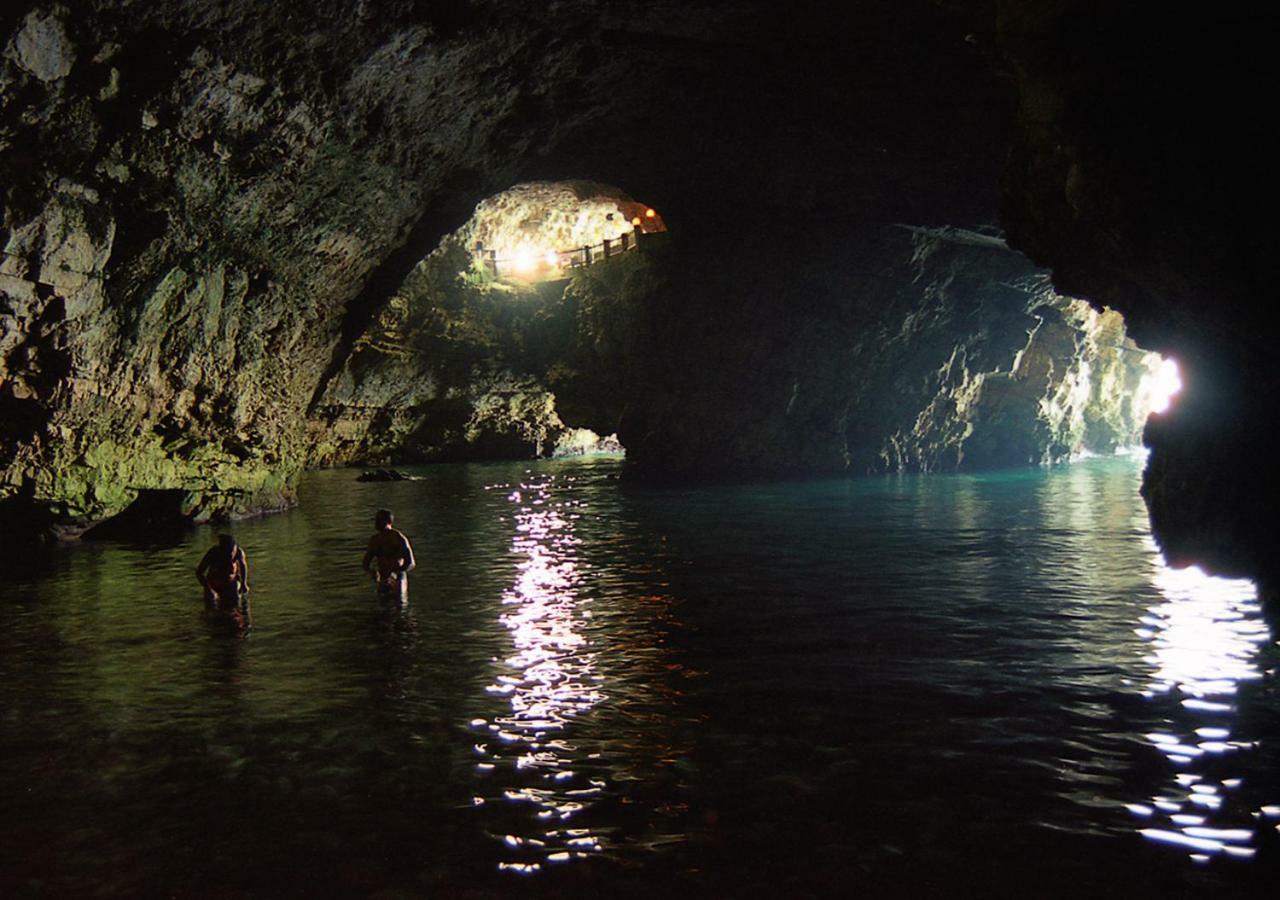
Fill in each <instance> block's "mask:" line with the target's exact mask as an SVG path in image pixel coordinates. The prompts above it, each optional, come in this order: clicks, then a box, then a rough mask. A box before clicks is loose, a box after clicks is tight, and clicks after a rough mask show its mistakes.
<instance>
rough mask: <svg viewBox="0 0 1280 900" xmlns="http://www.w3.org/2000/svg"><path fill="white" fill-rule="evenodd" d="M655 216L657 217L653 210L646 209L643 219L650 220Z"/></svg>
mask: <svg viewBox="0 0 1280 900" xmlns="http://www.w3.org/2000/svg"><path fill="white" fill-rule="evenodd" d="M656 215H657V213H656V212H654V211H653V210H651V209H646V210H645V211H644V217H645V218H646V219H652V218H653V217H654V216H656Z"/></svg>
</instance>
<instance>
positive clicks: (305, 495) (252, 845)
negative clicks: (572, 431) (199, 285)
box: [0, 459, 1280, 897]
mask: <svg viewBox="0 0 1280 900" xmlns="http://www.w3.org/2000/svg"><path fill="white" fill-rule="evenodd" d="M1140 465H1141V464H1140V462H1138V461H1136V460H1133V459H1105V460H1104V459H1096V460H1089V461H1085V462H1081V463H1077V464H1074V465H1072V466H1069V467H1063V468H1057V469H1052V470H1035V471H1027V472H1018V473H1013V474H999V475H983V476H963V477H960V476H954V477H953V476H932V477H909V478H880V479H850V480H828V481H809V482H787V483H776V484H757V485H745V486H744V485H738V486H717V487H707V488H701V489H693V490H675V489H664V490H657V489H642V488H633V487H630V486H627V485H625V484H622V483H620V482H619V481H618V480H617V475H618V473H619V472H620V463H619V462H617V461H616V460H601V459H597V460H578V461H548V462H542V463H537V464H495V465H467V466H437V467H431V468H422V469H417V470H413V471H415V472H416V473H417V474H418V475H419V476H421V477H420V479H419V480H416V481H410V482H397V483H389V484H360V483H357V482H355V481H354V474H355V473H353V472H349V471H330V472H320V473H314V474H312V475H310V476H308V477H307V478H306V479H305V481H304V482H303V484H302V486H301V505H300V507H299V508H298V509H296V510H295V511H293V512H290V513H288V514H285V515H280V516H274V517H270V518H265V519H261V520H256V521H251V522H245V523H240V524H238V525H237V526H236V527H235V529H234V531H235V533H236V535H237V537H238V539H239V540H240V542H241V543H242V545H243V546H244V547H245V549H246V551H247V553H248V557H249V562H250V567H251V583H252V587H253V591H252V594H251V597H252V601H253V605H252V618H251V625H249V626H248V627H245V626H242V625H238V624H237V623H235V622H233V621H230V620H228V619H226V618H223V617H218V616H213V615H211V614H209V613H207V612H205V611H204V609H203V607H202V605H201V603H200V595H199V590H198V586H197V585H196V583H195V580H194V578H193V577H192V570H193V568H194V567H195V565H196V563H197V562H198V561H199V558H200V556H201V554H202V553H203V551H204V550H205V549H206V547H207V546H208V545H210V544H211V543H212V541H213V537H214V532H213V531H212V530H209V529H202V530H197V531H195V532H192V533H185V534H181V535H173V536H166V535H157V536H156V538H157V542H156V543H154V544H149V545H142V544H122V543H97V544H86V545H82V546H74V547H68V548H65V549H63V550H60V551H59V552H57V553H55V554H53V555H52V556H51V557H50V558H49V559H48V560H46V561H43V562H42V561H40V560H38V559H34V558H33V559H31V560H29V561H28V564H27V565H25V566H24V567H23V568H22V570H21V571H20V572H19V573H18V575H17V578H16V580H11V583H10V584H9V586H8V588H7V590H6V592H5V597H4V602H3V605H2V606H0V704H2V705H0V709H2V710H3V722H2V724H3V729H2V731H0V754H2V758H3V762H4V765H3V769H2V770H0V797H3V798H4V807H3V809H4V812H3V818H2V819H0V847H2V848H3V850H4V854H3V857H2V859H3V862H2V863H0V889H2V891H0V892H2V893H3V894H4V895H6V896H27V895H30V896H139V895H178V896H193V895H194V896H218V897H221V896H237V897H238V896H261V897H276V896H315V895H324V896H333V895H338V896H377V895H380V896H384V897H389V896H396V897H402V896H477V897H481V896H492V895H493V894H495V893H498V892H503V893H510V894H512V895H536V896H542V895H547V896H559V895H565V894H573V895H582V896H596V895H598V894H601V893H613V894H621V895H626V896H633V895H634V896H639V895H651V894H653V893H654V892H657V891H661V892H665V893H671V894H674V895H675V896H708V897H716V896H728V895H731V894H732V895H735V896H740V895H749V896H765V895H770V896H779V895H793V896H847V895H851V894H854V893H861V894H864V895H868V896H938V895H947V896H956V895H959V896H1099V895H1106V896H1150V895H1153V894H1155V893H1157V892H1158V893H1161V894H1164V895H1178V894H1184V893H1197V894H1198V893H1200V892H1210V893H1218V894H1222V895H1227V894H1233V895H1234V894H1239V895H1246V894H1257V895H1260V896H1268V895H1270V894H1271V893H1272V891H1273V888H1272V881H1273V879H1274V876H1275V875H1276V874H1277V872H1278V871H1280V865H1278V863H1277V860H1278V859H1280V854H1278V853H1277V846H1276V845H1277V841H1278V840H1280V833H1278V832H1277V830H1276V827H1277V825H1278V824H1280V765H1278V763H1280V758H1278V757H1277V750H1276V748H1277V746H1280V698H1277V696H1276V679H1275V674H1274V673H1275V669H1276V667H1277V660H1278V658H1280V654H1278V652H1277V647H1276V645H1275V640H1274V637H1273V635H1272V632H1271V629H1270V627H1269V625H1268V623H1267V622H1266V621H1265V619H1264V617H1263V614H1262V612H1261V611H1260V609H1259V607H1258V602H1257V599H1256V592H1255V590H1254V588H1253V586H1252V585H1251V584H1249V583H1248V582H1239V581H1226V580H1222V579H1212V578H1208V577H1206V576H1202V575H1200V574H1199V573H1198V572H1196V571H1194V570H1184V571H1182V572H1175V571H1173V570H1170V569H1168V568H1166V567H1165V566H1163V565H1162V563H1161V560H1160V558H1159V555H1158V552H1157V550H1156V548H1155V545H1154V543H1153V542H1152V540H1151V537H1150V534H1149V531H1148V527H1147V521H1146V514H1145V511H1144V508H1143V505H1142V501H1141V498H1140V497H1139V496H1138V484H1139V480H1140ZM379 506H387V507H390V508H391V509H393V510H394V511H395V512H396V515H397V525H398V526H399V527H400V528H402V529H403V530H404V531H405V532H406V533H407V534H408V535H409V536H410V538H411V539H412V540H413V543H414V546H415V549H416V551H417V555H418V569H417V571H415V572H414V573H413V574H412V575H411V577H410V586H409V594H408V599H407V601H406V602H405V603H403V604H401V603H398V602H393V601H387V600H382V599H379V598H378V597H376V596H375V595H374V593H373V591H372V589H371V586H370V584H369V582H368V581H367V580H365V579H364V578H363V577H362V575H361V573H360V571H359V562H360V557H361V554H362V551H363V548H364V543H365V541H366V540H367V538H368V536H369V534H370V532H371V518H372V513H373V511H374V510H375V509H376V508H377V507H379Z"/></svg>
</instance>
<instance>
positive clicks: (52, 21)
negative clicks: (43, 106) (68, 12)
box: [5, 9, 76, 81]
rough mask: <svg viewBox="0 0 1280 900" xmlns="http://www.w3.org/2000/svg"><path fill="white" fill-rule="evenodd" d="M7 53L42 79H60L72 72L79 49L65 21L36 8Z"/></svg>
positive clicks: (23, 24) (14, 38) (14, 37)
mask: <svg viewBox="0 0 1280 900" xmlns="http://www.w3.org/2000/svg"><path fill="white" fill-rule="evenodd" d="M5 55H6V56H8V57H9V58H10V59H12V60H13V61H14V62H16V63H17V64H18V66H19V67H20V68H22V69H23V70H24V71H26V72H29V73H30V74H32V75H34V76H35V77H36V78H39V79H40V80H41V81H57V80H58V79H60V78H65V77H66V76H67V75H69V74H70V73H71V67H72V65H74V63H75V56H76V52H75V46H74V45H73V44H72V43H71V40H70V38H68V37H67V29H66V26H65V25H63V23H62V20H61V19H60V18H58V17H57V16H56V15H54V14H52V13H48V12H45V11H42V10H38V9H36V10H32V11H31V12H29V13H28V14H27V17H26V19H24V20H23V23H22V27H21V28H20V29H19V30H18V32H17V33H16V34H15V35H14V36H13V39H12V41H11V42H10V44H9V47H8V49H7V51H6V54H5Z"/></svg>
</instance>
